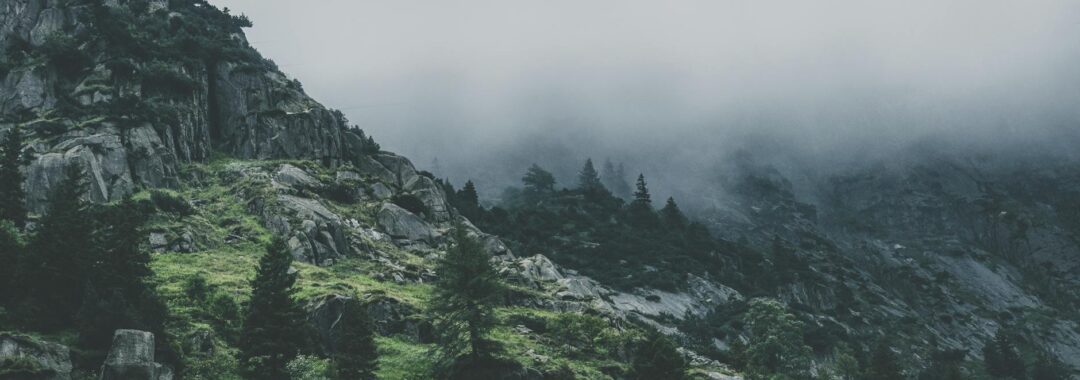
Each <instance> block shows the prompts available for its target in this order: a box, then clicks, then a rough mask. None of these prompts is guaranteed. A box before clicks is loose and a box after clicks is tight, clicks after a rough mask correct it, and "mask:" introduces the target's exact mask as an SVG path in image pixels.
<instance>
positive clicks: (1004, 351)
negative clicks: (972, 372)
mask: <svg viewBox="0 0 1080 380" xmlns="http://www.w3.org/2000/svg"><path fill="white" fill-rule="evenodd" d="M1003 330H1004V329H998V331H997V334H995V335H994V340H993V341H992V342H988V343H987V344H986V345H985V346H983V361H984V363H985V365H986V372H987V373H989V374H990V376H991V377H994V378H999V379H1015V380H1023V379H1024V376H1025V375H1026V374H1027V368H1026V367H1025V365H1024V359H1022V358H1021V357H1020V352H1019V351H1017V350H1016V346H1015V345H1013V343H1012V340H1011V339H1009V335H1008V333H1007V332H1005V331H1003Z"/></svg>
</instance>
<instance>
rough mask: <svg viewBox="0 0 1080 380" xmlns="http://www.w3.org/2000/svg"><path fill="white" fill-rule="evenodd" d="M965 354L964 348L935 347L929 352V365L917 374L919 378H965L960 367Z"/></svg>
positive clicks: (936, 379)
mask: <svg viewBox="0 0 1080 380" xmlns="http://www.w3.org/2000/svg"><path fill="white" fill-rule="evenodd" d="M935 346H936V345H935ZM966 356H967V351H965V350H954V349H945V350H939V349H937V348H936V347H935V348H934V349H932V351H931V353H930V366H929V367H927V368H926V369H925V370H924V371H923V372H922V373H921V374H919V380H964V379H967V378H968V376H967V375H965V374H964V370H963V367H962V366H963V364H964V358H965V357H966Z"/></svg>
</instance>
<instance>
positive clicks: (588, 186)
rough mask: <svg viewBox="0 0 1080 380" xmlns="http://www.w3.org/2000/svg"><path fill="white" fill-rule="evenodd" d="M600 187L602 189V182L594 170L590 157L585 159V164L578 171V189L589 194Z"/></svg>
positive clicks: (599, 189)
mask: <svg viewBox="0 0 1080 380" xmlns="http://www.w3.org/2000/svg"><path fill="white" fill-rule="evenodd" d="M602 189H604V184H603V183H601V182H600V174H599V173H597V172H596V167H595V166H593V163H592V159H591V158H590V159H588V160H585V166H584V167H582V168H581V172H579V173H578V190H581V191H583V192H585V193H586V194H589V193H593V192H597V191H601V190H602Z"/></svg>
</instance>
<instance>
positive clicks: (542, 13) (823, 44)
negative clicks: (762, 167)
mask: <svg viewBox="0 0 1080 380" xmlns="http://www.w3.org/2000/svg"><path fill="white" fill-rule="evenodd" d="M211 1H212V3H215V4H216V5H218V6H219V7H229V8H230V9H232V11H233V13H244V14H247V15H249V16H250V17H251V18H252V20H253V21H254V23H255V27H254V28H252V29H250V30H249V31H248V36H249V39H250V40H251V41H252V43H253V44H254V45H255V46H256V47H257V48H258V49H259V50H260V51H261V52H262V53H263V54H264V55H265V56H268V57H270V58H272V59H274V60H275V61H276V62H277V63H278V64H279V65H280V66H281V68H282V70H283V71H285V72H286V73H287V74H289V75H291V76H294V77H297V78H299V79H300V80H301V81H302V82H303V83H304V86H305V88H306V89H307V91H308V92H309V93H310V94H311V95H313V96H314V97H316V98H317V99H318V100H320V101H322V102H323V103H325V104H326V105H328V106H330V107H334V108H339V109H342V110H343V111H344V112H345V113H346V114H347V115H348V116H349V118H350V119H351V120H352V121H353V122H354V123H355V124H358V125H360V126H361V127H362V128H364V129H365V130H367V131H369V132H370V133H372V134H373V135H374V136H375V137H376V138H377V139H378V140H379V141H380V142H381V143H382V144H383V146H384V148H388V149H390V150H394V151H398V152H401V153H404V154H407V155H409V156H410V157H413V158H414V160H415V161H417V163H418V165H420V166H425V164H426V163H427V162H430V160H431V158H433V157H436V156H437V157H439V158H440V159H441V160H442V161H444V162H450V164H451V165H454V163H459V164H460V163H468V162H469V160H470V159H475V158H476V157H480V156H482V155H480V156H477V154H479V153H482V152H488V151H500V150H503V151H505V150H509V151H515V152H520V151H522V149H519V148H518V147H520V146H522V144H525V145H529V144H532V143H533V142H535V141H536V139H538V138H541V137H542V138H543V139H545V141H546V140H558V141H560V142H557V143H555V144H556V145H557V144H559V143H566V144H570V145H571V146H573V147H574V148H572V149H571V150H572V151H573V152H572V155H574V156H575V157H585V156H600V155H603V156H615V157H624V158H625V157H627V156H632V153H633V152H634V151H638V150H640V149H643V148H644V147H649V146H653V145H657V144H659V145H661V146H665V147H671V146H682V145H679V144H681V142H682V141H690V142H692V143H687V144H686V145H685V146H687V147H694V149H702V148H701V147H702V146H709V144H712V143H713V142H716V141H723V140H726V139H727V138H729V137H730V136H732V135H733V134H745V133H748V132H767V133H776V134H781V135H784V136H787V137H789V138H792V139H793V140H795V141H800V142H801V143H803V144H805V145H806V146H807V147H809V149H821V150H832V149H835V147H836V146H837V145H836V143H837V142H852V141H866V140H873V141H878V142H882V143H884V144H886V145H888V144H902V143H904V142H906V141H910V140H911V139H914V138H918V137H920V136H922V135H925V134H927V133H932V132H935V131H936V132H940V131H945V132H948V133H953V134H960V135H967V136H971V138H973V139H988V138H995V136H1000V135H1001V134H1003V133H1004V134H1011V135H1023V134H1029V133H1030V134H1037V133H1044V132H1045V131H1048V130H1052V131H1061V130H1070V129H1071V130H1075V129H1076V128H1080V127H1078V125H1080V124H1078V122H1077V121H1078V120H1080V116H1078V115H1080V112H1078V111H1077V110H1078V109H1080V107H1078V102H1077V100H1078V99H1080V82H1078V80H1080V38H1078V37H1080V33H1078V32H1080V2H1078V1H1069V0H1024V1H1016V0H954V1H944V0H904V1H867V0H851V1H840V0H815V1H801V0H800V1H771V0H740V1H735V0H700V1H697V0H664V1H656V0H652V1H641V0H617V1H616V0H611V1H599V0H596V1H590V0H529V1H512V0H492V1H475V0H463V1H430V0H385V1H366V0H309V1H295V0H211ZM552 135H557V136H561V137H558V138H557V137H553V136H552ZM538 136H539V137H538ZM575 144H577V145H575ZM581 149H586V150H587V149H594V150H595V151H593V152H577V151H576V150H581ZM664 149H669V148H664ZM504 154H505V153H504ZM681 154H693V155H698V154H697V152H691V153H686V152H682V153H681ZM521 160H523V161H528V160H536V159H535V158H529V157H522V158H521ZM468 175H472V174H468Z"/></svg>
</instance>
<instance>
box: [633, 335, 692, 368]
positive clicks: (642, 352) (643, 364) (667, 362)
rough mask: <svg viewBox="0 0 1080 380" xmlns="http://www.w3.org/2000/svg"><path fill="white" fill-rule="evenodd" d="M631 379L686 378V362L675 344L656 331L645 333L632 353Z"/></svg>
mask: <svg viewBox="0 0 1080 380" xmlns="http://www.w3.org/2000/svg"><path fill="white" fill-rule="evenodd" d="M632 365H633V378H634V379H639V380H652V379H670V380H681V379H685V378H686V360H685V359H683V357H682V354H680V353H679V350H678V347H676V346H675V342H673V341H671V339H670V338H668V337H667V336H664V334H663V333H661V332H659V331H656V330H649V331H648V332H646V333H645V339H644V340H643V341H642V342H641V343H640V344H639V345H638V347H637V352H635V353H634V361H633V363H632Z"/></svg>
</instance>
